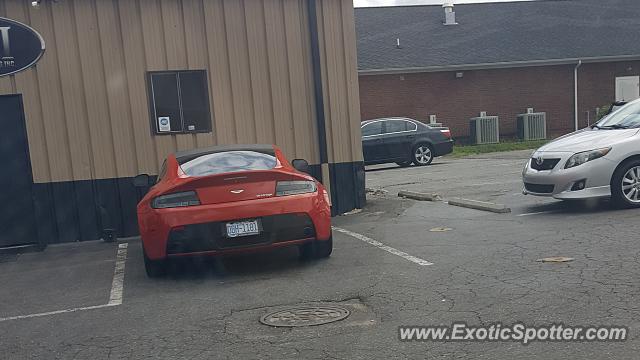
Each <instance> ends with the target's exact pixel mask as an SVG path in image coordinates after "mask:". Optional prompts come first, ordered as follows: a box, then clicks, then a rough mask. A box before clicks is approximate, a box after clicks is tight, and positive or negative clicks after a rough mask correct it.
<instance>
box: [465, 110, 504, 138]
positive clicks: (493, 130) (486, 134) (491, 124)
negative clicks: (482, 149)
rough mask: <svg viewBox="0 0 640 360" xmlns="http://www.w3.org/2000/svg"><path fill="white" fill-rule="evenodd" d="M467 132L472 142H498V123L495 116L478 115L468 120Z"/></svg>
mask: <svg viewBox="0 0 640 360" xmlns="http://www.w3.org/2000/svg"><path fill="white" fill-rule="evenodd" d="M469 134H471V139H470V140H471V142H472V143H473V144H496V143H499V142H500V123H499V121H498V117H497V116H479V117H474V118H471V120H470V121H469Z"/></svg>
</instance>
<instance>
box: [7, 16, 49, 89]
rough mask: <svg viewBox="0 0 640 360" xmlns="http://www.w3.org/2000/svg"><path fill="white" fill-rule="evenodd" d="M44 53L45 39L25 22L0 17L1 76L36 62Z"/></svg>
mask: <svg viewBox="0 0 640 360" xmlns="http://www.w3.org/2000/svg"><path fill="white" fill-rule="evenodd" d="M43 53H44V39H42V36H40V34H38V33H37V32H36V31H35V30H33V29H32V28H30V27H28V26H27V25H25V24H21V23H19V22H17V21H13V20H10V19H5V18H0V76H5V75H11V74H14V73H17V72H18V71H22V70H24V69H26V68H28V67H30V66H32V65H33V64H35V63H36V62H37V61H38V60H40V57H41V56H42V54H43Z"/></svg>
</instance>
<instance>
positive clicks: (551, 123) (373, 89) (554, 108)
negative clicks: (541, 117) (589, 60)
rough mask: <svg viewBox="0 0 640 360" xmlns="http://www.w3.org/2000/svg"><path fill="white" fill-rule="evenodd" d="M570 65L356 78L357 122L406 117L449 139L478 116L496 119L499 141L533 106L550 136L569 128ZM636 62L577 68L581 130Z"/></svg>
mask: <svg viewBox="0 0 640 360" xmlns="http://www.w3.org/2000/svg"><path fill="white" fill-rule="evenodd" d="M574 67H575V66H574V65H560V66H545V67H526V68H512V69H495V70H473V71H464V72H463V77H462V78H456V72H437V73H410V74H394V75H362V76H360V103H361V105H360V106H361V107H360V108H361V115H362V120H366V119H373V118H378V117H385V116H407V117H411V118H415V119H418V120H422V121H425V122H428V119H429V114H436V115H437V118H438V122H442V123H444V124H445V125H446V126H449V127H450V128H451V130H452V133H453V136H454V137H458V138H464V137H467V136H469V118H471V117H474V116H478V114H479V113H480V111H486V112H487V114H488V115H498V116H499V117H500V132H501V135H503V136H507V137H508V136H514V135H515V124H516V116H517V114H521V113H523V112H526V110H527V108H529V107H533V108H534V109H535V110H536V111H544V112H547V132H548V134H549V136H552V137H555V136H559V135H562V134H564V133H567V132H570V131H572V130H573V127H574V117H573V113H574V105H573V69H574ZM639 70H640V62H627V63H603V64H585V65H583V66H582V67H581V69H580V77H579V79H580V81H579V87H580V96H579V113H580V114H581V116H580V121H581V125H584V126H586V123H587V115H586V111H587V110H590V111H591V113H590V119H591V120H592V121H593V116H595V108H596V107H597V106H602V105H604V104H607V103H609V102H611V101H613V100H614V97H615V77H616V76H627V75H637V74H639V73H640V71H639Z"/></svg>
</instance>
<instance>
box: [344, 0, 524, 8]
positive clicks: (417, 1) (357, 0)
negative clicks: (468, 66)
mask: <svg viewBox="0 0 640 360" xmlns="http://www.w3.org/2000/svg"><path fill="white" fill-rule="evenodd" d="M499 1H503V2H504V1H514V0H453V3H454V4H463V3H482V2H499ZM515 1H528V0H515ZM444 2H445V0H353V4H354V5H355V7H365V6H394V5H427V4H432V5H433V4H435V5H442V4H443V3H444Z"/></svg>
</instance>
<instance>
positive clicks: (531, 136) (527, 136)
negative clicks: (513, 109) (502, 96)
mask: <svg viewBox="0 0 640 360" xmlns="http://www.w3.org/2000/svg"><path fill="white" fill-rule="evenodd" d="M516 128H517V131H518V138H519V139H522V140H544V139H546V138H547V113H545V112H538V113H527V114H520V115H518V118H517V121H516Z"/></svg>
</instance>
